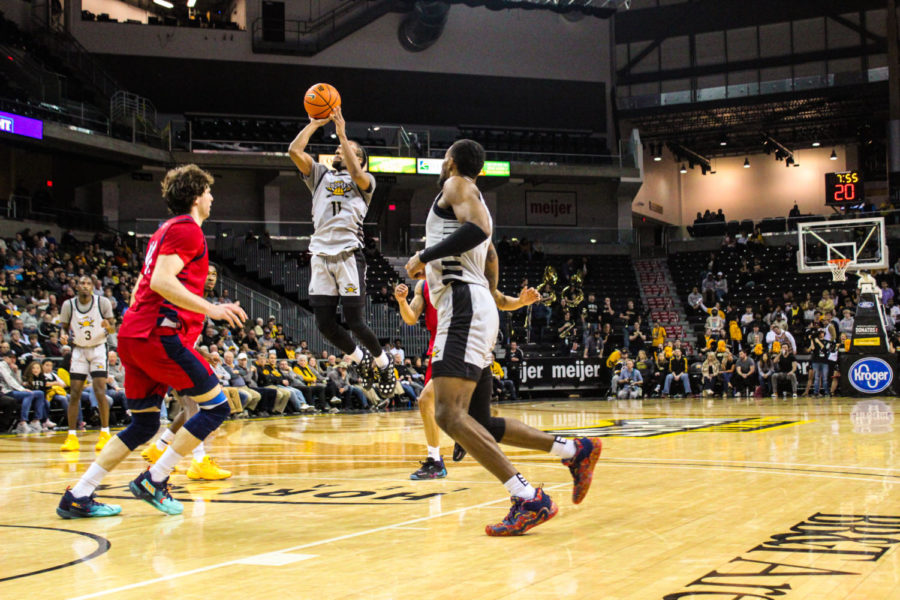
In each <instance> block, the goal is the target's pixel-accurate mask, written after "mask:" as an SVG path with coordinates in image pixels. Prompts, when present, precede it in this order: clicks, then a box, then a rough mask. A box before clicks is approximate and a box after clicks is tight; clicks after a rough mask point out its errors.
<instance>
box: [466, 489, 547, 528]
mask: <svg viewBox="0 0 900 600" xmlns="http://www.w3.org/2000/svg"><path fill="white" fill-rule="evenodd" d="M510 499H511V500H512V507H511V508H510V509H509V513H507V515H506V517H505V518H504V519H503V520H502V521H500V522H499V523H497V524H496V525H487V526H485V528H484V532H485V533H486V534H488V535H490V536H508V535H522V534H523V533H525V532H526V531H528V530H529V529H531V528H532V527H535V526H537V525H540V524H541V523H543V522H545V521H549V520H550V519H552V518H553V517H555V516H556V513H557V512H559V507H558V506H557V505H556V502H554V501H553V500H552V499H551V498H550V496H548V495H547V494H545V493H544V489H543V488H538V489H537V493H536V494H535V496H534V498H533V499H531V500H525V499H524V498H519V497H517V496H513V497H512V498H510Z"/></svg>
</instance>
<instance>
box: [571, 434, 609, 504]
mask: <svg viewBox="0 0 900 600" xmlns="http://www.w3.org/2000/svg"><path fill="white" fill-rule="evenodd" d="M573 441H574V442H575V456H573V457H572V458H564V459H563V461H562V464H564V465H565V466H567V467H569V472H570V473H572V479H573V481H574V485H573V486H572V502H573V503H575V504H580V503H581V501H582V500H584V497H585V496H587V493H588V490H589V489H590V487H591V480H592V479H593V478H594V467H596V466H597V461H598V460H599V459H600V452H601V451H602V450H603V442H601V441H600V438H576V439H575V440H573Z"/></svg>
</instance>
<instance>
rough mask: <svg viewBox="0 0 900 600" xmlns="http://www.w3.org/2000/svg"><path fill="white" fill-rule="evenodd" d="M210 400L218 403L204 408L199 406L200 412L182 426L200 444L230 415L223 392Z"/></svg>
mask: <svg viewBox="0 0 900 600" xmlns="http://www.w3.org/2000/svg"><path fill="white" fill-rule="evenodd" d="M212 400H218V402H216V403H214V404H210V405H206V406H203V405H201V406H200V408H201V410H200V412H198V413H197V414H196V415H194V416H193V417H191V418H190V419H188V420H187V422H186V423H185V424H184V428H185V429H187V430H188V431H190V432H191V435H193V436H194V437H195V438H197V439H198V440H200V441H201V442H202V441H203V440H205V439H206V438H207V436H208V435H209V434H210V433H212V432H213V431H215V430H216V429H217V428H218V427H219V425H221V424H222V422H223V421H225V419H226V418H227V417H228V415H230V414H231V407H229V406H228V399H227V398H226V397H225V393H224V392H219V395H218V396H216V397H215V398H213V399H212ZM210 402H212V401H210ZM204 404H205V403H204Z"/></svg>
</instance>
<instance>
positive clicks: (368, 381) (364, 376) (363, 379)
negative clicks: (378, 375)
mask: <svg viewBox="0 0 900 600" xmlns="http://www.w3.org/2000/svg"><path fill="white" fill-rule="evenodd" d="M362 353H363V357H362V359H360V361H359V368H358V371H359V381H360V384H362V387H364V388H368V387H372V384H374V383H375V357H374V356H372V353H371V352H369V351H368V350H367V349H366V348H362Z"/></svg>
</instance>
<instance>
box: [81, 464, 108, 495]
mask: <svg viewBox="0 0 900 600" xmlns="http://www.w3.org/2000/svg"><path fill="white" fill-rule="evenodd" d="M108 472H109V471H107V470H106V469H104V468H103V467H101V466H100V465H98V464H97V463H91V466H89V467H88V470H87V472H85V474H84V475H82V476H81V479H79V480H78V483H76V484H75V487H73V488H72V495H73V496H75V497H76V498H84V497H85V496H90V495H91V494H93V493H94V490H96V489H97V486H98V485H100V482H101V481H103V478H104V477H106V474H107V473H108Z"/></svg>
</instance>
